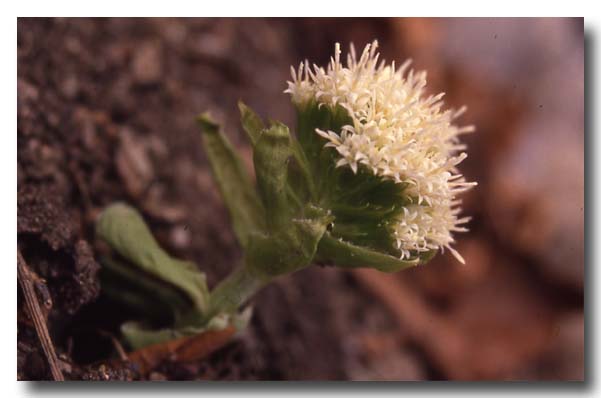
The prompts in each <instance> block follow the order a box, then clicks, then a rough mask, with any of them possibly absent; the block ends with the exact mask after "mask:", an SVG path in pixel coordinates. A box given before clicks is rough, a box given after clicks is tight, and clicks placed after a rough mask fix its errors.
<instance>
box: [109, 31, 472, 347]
mask: <svg viewBox="0 0 601 398" xmlns="http://www.w3.org/2000/svg"><path fill="white" fill-rule="evenodd" d="M376 50H377V42H376V41H374V42H373V43H371V44H368V45H367V46H366V47H365V49H364V50H363V52H362V53H361V55H360V56H359V57H357V55H356V53H355V50H354V48H353V46H352V45H351V48H350V52H349V54H348V55H347V60H346V64H343V63H342V62H341V51H340V46H339V45H338V44H336V46H335V51H334V56H333V57H332V58H331V60H330V63H329V64H328V66H327V67H326V68H323V67H319V66H316V65H313V66H310V65H309V63H308V62H307V61H305V62H303V63H301V64H300V65H299V67H298V68H297V69H294V68H292V80H291V81H289V82H288V88H287V89H286V91H285V92H286V93H289V94H290V96H291V98H292V103H293V104H294V106H295V107H296V110H297V116H298V123H297V126H296V129H295V130H296V131H295V133H296V134H291V133H290V131H289V128H288V127H287V126H285V125H284V124H282V123H278V122H273V123H270V124H269V125H265V124H264V122H263V120H262V119H261V118H260V117H259V116H258V115H257V114H255V113H254V112H253V111H252V110H251V109H250V108H248V107H247V106H246V105H244V104H242V103H240V104H239V107H240V113H241V120H242V126H243V128H244V130H245V131H246V133H247V135H248V138H249V140H250V144H251V146H252V149H253V162H254V168H255V174H256V184H255V183H254V182H253V181H252V180H251V178H250V177H249V176H248V175H247V173H246V169H245V167H244V166H243V163H242V161H241V160H240V157H239V155H238V154H237V153H236V152H235V151H234V150H233V148H232V146H231V145H230V144H229V142H228V141H227V139H226V137H225V136H224V135H223V134H222V133H221V132H220V129H219V126H218V125H217V124H216V123H215V122H214V121H213V120H212V119H211V118H210V117H209V116H208V115H207V114H203V115H201V116H199V117H198V124H199V126H200V128H201V130H202V134H203V141H204V149H205V151H206V153H207V155H208V159H209V161H210V164H211V166H212V170H213V174H214V177H215V181H216V182H217V185H218V186H219V188H220V191H221V194H222V196H223V199H224V202H225V204H226V206H227V208H228V209H229V213H230V216H231V221H232V224H233V229H234V231H235V234H236V236H237V238H238V241H239V242H240V245H241V246H242V248H243V249H244V253H245V255H244V258H243V260H242V261H241V263H240V265H239V266H238V267H237V268H236V269H235V270H234V271H233V272H232V273H231V274H230V275H229V276H228V277H227V278H225V279H224V280H223V281H221V282H220V283H219V284H218V285H217V286H216V287H215V288H214V289H213V290H212V291H210V292H209V289H208V288H207V285H206V281H205V277H204V274H203V273H202V272H201V271H200V270H199V268H198V267H196V266H195V265H194V264H191V263H186V262H182V261H179V260H174V259H172V258H170V257H169V256H168V255H167V254H166V253H165V252H164V251H163V250H161V249H160V248H159V247H158V245H157V243H156V241H155V240H154V239H153V237H152V235H151V234H150V232H149V230H148V228H147V227H146V226H145V224H144V222H143V220H142V219H141V217H140V216H139V214H138V213H137V212H136V211H135V210H134V209H132V208H130V207H127V206H125V205H123V204H117V205H113V206H111V207H109V208H107V209H106V210H105V211H104V213H103V214H102V216H101V217H100V219H99V221H98V223H97V232H98V235H99V236H100V238H101V239H102V240H104V241H106V242H107V243H108V244H109V246H110V247H112V248H113V249H114V251H115V252H116V253H117V254H116V255H112V256H107V258H106V259H105V264H107V266H106V269H107V272H106V273H105V274H106V275H107V277H106V278H105V280H106V281H107V282H106V283H105V284H104V285H103V286H106V290H107V291H108V293H112V294H113V295H114V296H117V297H119V298H120V299H121V300H125V301H128V302H129V303H130V304H132V305H136V304H138V305H140V304H141V305H142V306H143V307H148V302H149V301H148V300H147V297H148V294H150V296H151V297H152V300H151V301H152V302H153V303H157V304H155V305H153V306H152V309H153V310H154V311H156V309H157V308H159V307H158V306H159V305H160V306H163V307H166V308H168V312H169V313H170V319H171V320H170V322H169V326H168V327H165V326H163V327H161V328H152V327H151V326H150V324H148V323H140V322H128V323H126V324H124V325H123V327H122V331H123V333H124V336H125V337H126V340H127V341H128V342H129V343H130V345H131V346H132V347H133V348H139V347H143V346H145V345H148V344H152V343H156V342H160V341H164V340H168V339H173V338H176V337H179V336H183V335H187V334H193V333H199V332H201V331H203V330H208V329H219V328H223V327H225V326H227V325H234V326H235V327H236V328H238V329H240V328H243V327H244V325H245V324H246V322H247V320H248V318H249V316H250V312H249V311H248V310H246V311H242V312H241V311H240V310H241V308H242V307H243V305H244V304H245V303H246V302H247V301H248V299H249V298H250V297H251V296H253V295H254V294H255V293H256V292H257V291H258V290H259V289H261V288H262V287H263V286H265V285H266V284H268V283H270V282H271V281H273V280H274V278H276V277H278V276H280V275H285V274H290V273H293V272H295V271H298V270H300V269H303V268H306V267H308V266H310V265H311V264H314V263H324V264H329V265H335V266H338V267H342V268H357V267H368V268H374V269H377V270H380V271H384V272H396V271H400V270H403V269H405V268H408V267H412V266H416V265H418V264H424V263H426V262H427V261H428V260H429V259H431V258H432V256H433V255H434V254H436V253H437V252H438V251H441V252H444V251H445V250H448V251H449V252H450V253H451V254H453V255H454V256H455V258H456V259H457V260H459V261H460V262H462V263H463V262H464V261H463V258H462V257H461V256H460V255H459V253H458V252H457V251H456V250H455V249H454V248H453V247H452V245H453V243H454V242H455V240H454V236H453V235H454V233H455V232H462V231H465V230H466V229H465V226H464V224H465V223H466V222H467V221H468V220H469V218H467V217H461V216H459V213H460V211H461V207H460V205H461V201H460V199H458V195H459V194H460V193H461V192H463V191H465V190H467V189H469V188H471V187H472V186H474V185H476V184H475V183H473V182H466V181H465V179H464V178H463V176H462V175H461V174H460V173H459V171H458V169H457V165H458V164H459V163H460V162H461V161H462V160H463V159H465V157H466V156H467V155H466V153H465V152H464V150H465V145H462V144H461V142H460V140H459V136H460V135H461V134H463V133H467V132H470V131H472V130H473V127H471V126H468V127H458V126H457V125H455V124H454V120H455V119H456V118H457V117H458V116H459V115H460V114H461V113H463V111H464V108H462V109H460V110H458V111H453V110H448V109H447V110H444V109H443V102H442V100H441V99H442V96H443V94H438V95H430V96H426V95H425V86H426V73H425V72H414V71H413V70H409V64H410V63H409V62H405V63H404V64H402V65H401V66H400V67H396V65H395V63H394V62H393V63H391V64H386V62H384V61H379V54H378V53H377V51H376ZM140 271H142V273H144V274H146V276H141V275H140ZM134 287H135V288H134Z"/></svg>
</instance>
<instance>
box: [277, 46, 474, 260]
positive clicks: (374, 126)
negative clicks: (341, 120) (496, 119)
mask: <svg viewBox="0 0 601 398" xmlns="http://www.w3.org/2000/svg"><path fill="white" fill-rule="evenodd" d="M377 46H378V43H377V41H374V42H373V43H372V44H368V45H367V46H366V47H365V49H364V50H363V53H362V54H361V57H360V58H359V59H357V56H356V53H355V49H354V47H353V46H352V45H351V48H350V53H349V54H348V56H347V62H346V66H343V64H342V63H341V62H340V54H341V51H340V45H339V44H336V46H335V54H334V57H333V58H331V59H330V63H329V64H328V67H327V69H324V68H322V67H319V66H317V65H313V67H312V68H311V67H310V66H309V63H308V62H307V61H305V62H303V63H301V64H300V66H299V67H298V70H295V69H294V68H291V69H292V81H289V82H288V89H287V90H286V92H287V93H290V94H291V96H292V101H293V102H294V103H296V104H297V105H303V104H307V103H308V102H309V101H316V102H317V103H318V104H319V105H320V106H324V105H326V106H331V107H335V106H341V107H343V108H344V109H346V110H347V111H348V114H349V116H350V118H351V119H352V124H349V125H347V126H344V127H343V128H342V129H341V131H322V130H320V129H317V130H316V133H318V134H319V135H321V136H322V137H324V138H325V139H326V140H327V141H329V142H328V143H327V144H326V146H329V147H333V148H335V149H336V150H337V151H338V153H339V154H340V159H339V160H338V163H337V166H345V165H348V166H349V167H350V168H351V169H352V170H353V171H354V172H356V171H357V168H358V167H359V166H360V165H364V166H366V167H368V168H369V169H370V170H372V171H373V173H374V174H375V175H378V176H381V177H383V178H386V179H391V180H393V181H395V182H397V183H403V184H405V185H406V186H407V188H406V191H405V192H406V193H407V195H408V196H409V197H411V198H413V199H414V203H413V204H411V205H408V206H406V207H405V208H404V209H403V212H402V213H401V216H400V218H399V220H398V224H397V225H396V228H395V229H394V231H393V232H394V234H395V238H396V241H397V246H398V248H399V249H400V251H401V253H402V254H401V258H410V257H411V252H426V251H429V250H433V249H439V248H440V249H442V250H444V248H447V249H449V250H450V251H451V252H452V253H453V255H454V256H455V257H456V258H457V259H458V260H459V261H461V262H462V263H463V262H464V261H463V258H462V257H461V256H460V255H459V254H458V253H457V252H456V251H455V250H454V249H452V248H451V246H450V245H451V244H452V243H453V242H454V240H453V237H452V232H457V231H465V230H466V229H465V228H463V227H461V224H464V223H466V222H467V221H468V220H469V218H466V217H464V218H459V217H458V213H459V211H460V208H459V205H460V201H459V200H457V199H456V196H457V194H459V193H460V192H462V191H465V190H467V189H469V188H471V187H472V186H474V185H476V183H468V182H466V181H465V179H464V178H463V177H462V175H461V174H459V172H458V170H457V168H456V166H457V165H458V164H459V163H460V162H461V161H462V160H463V159H465V158H466V157H467V155H466V154H465V152H462V151H463V150H464V149H465V146H464V145H462V144H461V143H460V142H459V138H458V136H459V135H460V134H463V133H467V132H471V131H473V130H474V128H473V126H467V127H457V126H455V125H454V124H453V120H454V119H455V118H457V117H458V116H459V115H461V114H462V113H463V112H464V111H465V108H462V109H460V110H459V111H453V110H442V109H441V108H442V105H443V102H442V100H441V98H442V97H443V95H444V93H441V94H438V95H431V96H425V95H424V88H425V86H426V72H425V71H422V72H417V73H415V72H414V71H413V70H410V71H409V72H408V73H407V70H408V69H409V65H410V61H407V62H405V63H404V64H403V65H402V66H401V67H399V68H396V67H395V64H394V62H393V63H392V64H390V65H386V63H385V62H384V61H381V62H379V63H378V58H379V54H378V53H377V52H376V49H377Z"/></svg>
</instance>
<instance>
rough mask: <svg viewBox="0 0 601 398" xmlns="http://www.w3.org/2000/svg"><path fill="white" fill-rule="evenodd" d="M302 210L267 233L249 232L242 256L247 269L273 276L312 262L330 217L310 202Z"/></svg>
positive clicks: (300, 267) (330, 219)
mask: <svg viewBox="0 0 601 398" xmlns="http://www.w3.org/2000/svg"><path fill="white" fill-rule="evenodd" d="M303 213H304V216H303V217H299V218H293V219H291V220H290V221H289V223H288V224H287V226H286V228H282V229H281V230H278V231H274V232H273V233H272V234H271V235H268V236H265V235H256V236H253V240H251V245H250V246H249V248H248V253H247V259H246V261H247V267H248V268H249V270H250V271H251V272H254V273H256V274H259V275H265V276H267V277H274V276H277V275H281V274H287V273H291V272H294V271H297V270H299V269H302V268H304V267H306V266H308V265H310V264H311V263H312V261H313V258H314V257H315V253H316V251H317V247H318V244H319V241H320V240H321V238H322V236H323V235H324V233H325V232H326V229H327V226H328V224H329V223H330V222H331V221H332V217H331V216H330V215H328V214H327V213H326V212H325V211H323V210H321V209H317V208H315V207H313V206H309V209H305V211H304V212H303Z"/></svg>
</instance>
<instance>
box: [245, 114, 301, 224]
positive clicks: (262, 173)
mask: <svg viewBox="0 0 601 398" xmlns="http://www.w3.org/2000/svg"><path fill="white" fill-rule="evenodd" d="M291 157H292V148H291V139H290V132H289V131H288V127H286V126H285V125H284V124H281V123H275V124H273V125H272V126H271V127H270V128H269V129H267V130H264V131H263V133H262V134H261V137H260V138H259V140H258V141H257V145H256V146H255V151H254V158H253V159H254V163H255V172H256V174H257V185H258V187H259V193H260V195H261V198H262V199H263V205H264V207H265V212H266V217H267V227H268V229H269V230H274V229H280V228H282V227H284V226H286V225H288V223H289V222H290V219H291V217H292V214H293V213H294V209H293V206H292V203H291V200H290V199H291V198H290V191H289V190H288V163H289V162H290V159H291Z"/></svg>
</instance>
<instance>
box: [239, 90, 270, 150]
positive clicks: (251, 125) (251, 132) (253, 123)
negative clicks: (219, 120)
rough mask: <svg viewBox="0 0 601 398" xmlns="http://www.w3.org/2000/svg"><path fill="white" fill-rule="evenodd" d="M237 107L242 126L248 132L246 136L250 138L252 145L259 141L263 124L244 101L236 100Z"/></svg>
mask: <svg viewBox="0 0 601 398" xmlns="http://www.w3.org/2000/svg"><path fill="white" fill-rule="evenodd" d="M238 109H240V120H241V122H242V127H243V128H244V131H246V134H248V138H250V142H251V143H252V145H253V147H254V146H255V145H256V144H257V141H259V138H260V137H261V132H262V131H263V130H264V129H265V125H264V124H263V121H262V120H261V118H260V117H259V115H257V114H256V113H255V112H254V111H253V110H252V109H250V108H249V107H248V106H246V104H245V103H244V102H242V101H238Z"/></svg>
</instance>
